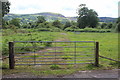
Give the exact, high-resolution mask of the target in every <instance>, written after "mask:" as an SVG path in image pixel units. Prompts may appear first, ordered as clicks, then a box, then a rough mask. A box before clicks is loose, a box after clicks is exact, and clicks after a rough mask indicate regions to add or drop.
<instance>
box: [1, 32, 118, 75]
mask: <svg viewBox="0 0 120 80" xmlns="http://www.w3.org/2000/svg"><path fill="white" fill-rule="evenodd" d="M5 32H6V33H3V34H4V36H3V38H2V39H3V40H2V42H3V52H4V53H5V54H7V53H8V42H10V41H29V40H31V37H30V36H29V35H30V34H29V33H20V32H19V33H14V32H12V31H10V33H13V34H10V35H8V33H9V30H8V31H5ZM61 33H66V35H62V34H61ZM32 40H33V41H54V40H68V41H98V42H99V47H100V55H102V56H105V57H109V58H112V59H115V60H118V34H117V33H81V32H80V33H74V32H32ZM16 45H17V46H20V47H23V46H24V47H26V46H32V45H31V44H26V45H25V44H16ZM36 45H37V46H40V45H42V46H43V47H45V46H49V47H54V46H55V45H54V44H51V43H50V44H43V43H42V44H36ZM67 45H69V46H70V44H66V43H63V44H57V46H61V47H62V46H67ZM73 45H74V44H73ZM87 45H88V46H93V44H87ZM78 46H86V44H78ZM25 50H26V51H30V50H31V49H30V50H29V49H25V48H23V51H25ZM41 50H44V48H43V49H41ZM69 50H71V51H74V50H73V49H69V48H65V49H63V50H62V51H65V52H66V51H69ZM85 50H88V51H89V49H88V48H86V49H81V50H79V49H78V51H85ZM21 51H22V49H21ZM57 51H61V50H57ZM51 52H52V50H51ZM47 54H48V53H47ZM85 54H91V53H85ZM28 57H33V56H28ZM36 57H39V56H38V55H36ZM61 57H62V58H63V59H65V60H71V56H69V55H67V53H65V55H64V56H61ZM80 57H82V56H80ZM68 63H69V62H68ZM117 66H118V63H116V62H114V61H110V60H106V59H102V58H100V67H95V66H93V65H89V64H87V65H60V66H52V67H54V68H55V70H53V69H51V68H50V67H51V65H49V66H40V67H37V68H36V67H35V66H16V67H15V69H14V70H9V69H4V70H3V75H6V74H12V73H20V72H29V73H31V74H34V75H65V74H71V73H74V72H75V71H79V70H93V69H112V68H117ZM3 67H5V68H8V60H6V61H4V62H3ZM56 67H57V69H56Z"/></svg>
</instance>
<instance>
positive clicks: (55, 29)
mask: <svg viewBox="0 0 120 80" xmlns="http://www.w3.org/2000/svg"><path fill="white" fill-rule="evenodd" d="M50 31H51V32H60V31H62V30H61V29H60V28H51V29H50Z"/></svg>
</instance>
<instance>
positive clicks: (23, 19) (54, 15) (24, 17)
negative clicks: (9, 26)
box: [4, 12, 116, 23]
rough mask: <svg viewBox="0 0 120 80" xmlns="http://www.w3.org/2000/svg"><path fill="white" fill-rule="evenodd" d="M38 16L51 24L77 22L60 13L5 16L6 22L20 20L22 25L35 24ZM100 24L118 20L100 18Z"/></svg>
mask: <svg viewBox="0 0 120 80" xmlns="http://www.w3.org/2000/svg"><path fill="white" fill-rule="evenodd" d="M37 16H44V17H45V19H46V20H47V21H49V22H53V21H54V20H60V21H61V22H62V23H65V22H66V21H77V17H65V16H64V15H62V14H59V13H51V12H43V13H35V14H7V15H5V17H4V19H5V20H7V21H8V20H11V19H13V18H19V19H20V20H21V22H22V23H28V22H35V21H36V20H37ZM99 19H100V22H115V21H116V18H110V17H99Z"/></svg>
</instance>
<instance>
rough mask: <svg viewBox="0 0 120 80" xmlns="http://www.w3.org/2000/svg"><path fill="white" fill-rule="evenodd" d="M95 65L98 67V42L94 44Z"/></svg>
mask: <svg viewBox="0 0 120 80" xmlns="http://www.w3.org/2000/svg"><path fill="white" fill-rule="evenodd" d="M95 66H97V67H99V42H96V45H95Z"/></svg>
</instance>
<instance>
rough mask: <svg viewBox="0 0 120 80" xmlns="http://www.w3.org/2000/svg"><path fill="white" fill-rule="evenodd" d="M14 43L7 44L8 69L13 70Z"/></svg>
mask: <svg viewBox="0 0 120 80" xmlns="http://www.w3.org/2000/svg"><path fill="white" fill-rule="evenodd" d="M14 65H15V61H14V42H9V68H10V69H14Z"/></svg>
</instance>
